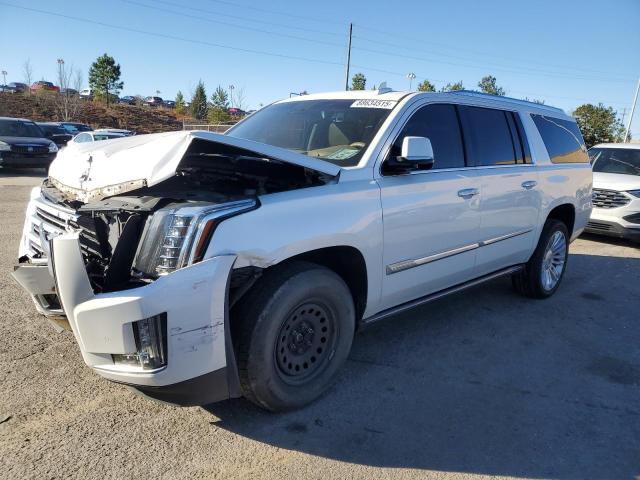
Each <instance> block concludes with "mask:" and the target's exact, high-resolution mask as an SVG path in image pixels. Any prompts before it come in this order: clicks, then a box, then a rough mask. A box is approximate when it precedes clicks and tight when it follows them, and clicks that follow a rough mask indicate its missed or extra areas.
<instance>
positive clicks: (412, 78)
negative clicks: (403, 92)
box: [407, 72, 416, 90]
mask: <svg viewBox="0 0 640 480" xmlns="http://www.w3.org/2000/svg"><path fill="white" fill-rule="evenodd" d="M407 78H408V79H409V90H411V87H412V85H413V80H414V79H415V78H416V74H415V73H413V72H412V73H407Z"/></svg>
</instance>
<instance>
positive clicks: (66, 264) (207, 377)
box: [14, 233, 239, 405]
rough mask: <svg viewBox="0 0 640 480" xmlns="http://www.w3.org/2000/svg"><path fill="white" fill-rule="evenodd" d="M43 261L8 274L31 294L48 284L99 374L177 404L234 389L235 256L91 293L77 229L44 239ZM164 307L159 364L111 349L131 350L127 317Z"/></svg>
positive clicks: (218, 396) (200, 400)
mask: <svg viewBox="0 0 640 480" xmlns="http://www.w3.org/2000/svg"><path fill="white" fill-rule="evenodd" d="M50 258H51V260H50V262H51V263H52V266H53V269H52V270H53V271H52V273H53V278H52V277H51V274H50V273H49V268H48V267H47V265H21V266H18V267H17V268H16V271H15V272H14V277H16V279H17V280H18V281H19V283H20V284H21V285H22V286H23V287H24V288H25V289H26V290H27V291H29V293H31V294H38V293H41V292H40V290H41V289H42V288H45V289H47V291H49V292H50V291H51V289H52V288H53V287H54V286H55V290H56V292H57V294H58V297H59V299H60V303H61V304H62V307H63V309H64V312H65V313H66V316H67V319H68V322H69V325H70V327H71V330H72V331H73V334H74V336H75V338H76V341H77V342H78V345H79V346H80V351H81V352H82V357H83V359H84V361H85V363H86V364H87V365H88V366H90V367H91V368H93V369H94V370H95V371H96V372H97V373H98V374H100V375H102V376H103V377H105V378H107V379H109V380H112V381H115V382H120V383H124V384H127V385H130V386H132V387H134V388H136V389H138V390H139V391H141V392H142V393H144V394H146V395H148V396H150V397H153V398H156V399H159V400H164V401H168V402H171V403H176V404H180V405H203V404H206V403H211V402H214V401H218V400H222V399H225V398H229V397H230V396H238V395H239V391H238V388H237V372H236V369H235V361H234V358H233V351H232V348H231V342H230V335H229V331H228V328H229V327H228V322H227V321H226V311H227V308H226V298H227V285H228V278H229V272H230V271H231V268H232V266H233V263H234V261H235V256H233V255H225V256H218V257H214V258H211V259H209V260H205V261H203V262H200V263H197V264H195V265H192V266H189V267H186V268H184V269H181V270H178V271H176V272H173V273H171V274H170V275H167V276H164V277H161V278H159V279H158V280H156V281H155V282H153V283H150V284H148V285H146V286H143V287H138V288H133V289H130V290H124V291H118V292H110V293H102V294H94V292H93V290H92V288H91V285H90V283H89V278H88V276H87V273H86V270H85V266H84V261H83V258H82V254H81V251H80V245H79V239H78V234H77V233H65V234H62V235H60V236H58V237H55V238H54V239H53V240H52V242H51V257H50ZM155 315H166V319H167V329H166V336H167V338H166V344H167V362H166V366H163V367H161V368H158V369H156V370H143V369H142V368H141V367H139V366H131V365H123V364H116V363H114V361H113V357H112V355H118V354H124V355H126V354H131V353H132V352H135V351H136V342H135V338H134V331H133V323H134V322H137V321H139V320H142V319H145V318H149V317H152V316H155Z"/></svg>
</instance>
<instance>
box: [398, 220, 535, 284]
mask: <svg viewBox="0 0 640 480" xmlns="http://www.w3.org/2000/svg"><path fill="white" fill-rule="evenodd" d="M531 231H532V229H530V228H529V229H527V230H520V231H517V232H512V233H508V234H506V235H501V236H499V237H495V238H490V239H488V240H483V241H482V242H480V243H472V244H469V245H464V246H462V247H457V248H454V249H451V250H446V251H444V252H440V253H436V254H433V255H429V256H426V257H421V258H414V259H410V260H402V261H401V262H396V263H392V264H391V265H387V275H391V274H394V273H398V272H402V271H404V270H408V269H410V268H414V267H419V266H420V265H425V264H427V263H431V262H435V261H436V260H442V259H444V258H448V257H452V256H453V255H458V254H459V253H464V252H468V251H469V250H474V249H476V248H480V247H484V246H487V245H492V244H494V243H497V242H502V241H503V240H508V239H510V238H513V237H517V236H520V235H524V234H526V233H529V232H531Z"/></svg>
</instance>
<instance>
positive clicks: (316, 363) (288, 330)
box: [274, 302, 339, 385]
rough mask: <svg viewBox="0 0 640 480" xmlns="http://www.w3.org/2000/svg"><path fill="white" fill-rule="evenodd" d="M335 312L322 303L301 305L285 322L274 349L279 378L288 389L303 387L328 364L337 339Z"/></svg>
mask: <svg viewBox="0 0 640 480" xmlns="http://www.w3.org/2000/svg"><path fill="white" fill-rule="evenodd" d="M338 328H339V327H338V324H337V321H336V318H335V314H334V312H332V311H331V309H329V308H327V307H326V306H325V305H322V304H321V303H318V302H315V303H303V304H302V305H300V306H299V307H297V308H295V309H294V310H293V311H292V312H291V314H290V315H289V316H288V317H287V318H286V319H285V321H284V323H283V324H282V328H281V329H280V334H279V335H278V338H277V339H276V348H275V349H274V353H275V361H276V366H277V368H278V373H279V374H280V376H281V378H282V379H283V380H284V381H285V382H286V383H288V384H290V385H297V384H300V383H304V382H305V381H307V379H308V378H310V377H313V376H314V375H316V374H317V373H318V372H320V371H322V369H323V368H325V367H326V365H327V363H328V362H329V360H330V358H329V354H330V353H331V352H332V351H333V350H334V348H335V343H336V339H337V338H338V335H339V331H338Z"/></svg>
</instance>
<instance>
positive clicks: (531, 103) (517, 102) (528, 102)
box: [447, 90, 565, 113]
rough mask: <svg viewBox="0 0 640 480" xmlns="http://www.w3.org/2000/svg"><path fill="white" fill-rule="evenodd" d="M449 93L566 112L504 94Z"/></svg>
mask: <svg viewBox="0 0 640 480" xmlns="http://www.w3.org/2000/svg"><path fill="white" fill-rule="evenodd" d="M447 93H455V94H457V95H468V96H470V97H480V98H491V99H496V100H497V99H500V100H507V101H508V102H509V103H515V104H518V105H532V106H535V107H536V108H540V109H548V110H553V111H554V112H560V113H565V112H564V110H562V109H561V108H558V107H552V106H550V105H545V104H544V103H536V102H530V101H529V100H521V99H519V98H513V97H504V96H498V95H492V94H490V93H483V92H476V91H475V90H452V91H451V92H447Z"/></svg>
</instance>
